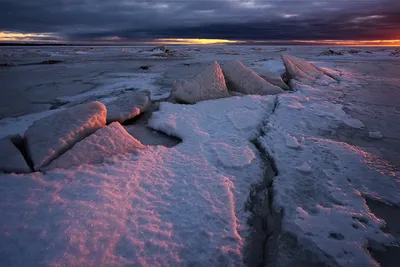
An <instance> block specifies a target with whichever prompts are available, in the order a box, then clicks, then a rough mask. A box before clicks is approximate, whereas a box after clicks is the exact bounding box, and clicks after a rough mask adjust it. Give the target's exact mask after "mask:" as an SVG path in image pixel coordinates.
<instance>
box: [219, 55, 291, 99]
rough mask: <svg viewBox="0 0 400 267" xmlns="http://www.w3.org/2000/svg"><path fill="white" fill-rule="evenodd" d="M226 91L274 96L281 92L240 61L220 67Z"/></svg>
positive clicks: (230, 62)
mask: <svg viewBox="0 0 400 267" xmlns="http://www.w3.org/2000/svg"><path fill="white" fill-rule="evenodd" d="M222 71H223V72H224V75H225V79H226V82H227V85H228V89H229V90H231V91H237V92H240V93H243V94H253V95H275V94H278V93H282V92H283V90H282V89H281V88H280V87H278V86H276V85H273V84H271V83H269V82H267V81H266V80H264V79H263V78H261V77H260V76H258V75H257V73H255V72H254V71H252V70H251V69H249V68H248V67H246V66H245V65H243V63H242V62H240V61H238V60H237V61H229V62H227V63H225V64H224V65H223V66H222Z"/></svg>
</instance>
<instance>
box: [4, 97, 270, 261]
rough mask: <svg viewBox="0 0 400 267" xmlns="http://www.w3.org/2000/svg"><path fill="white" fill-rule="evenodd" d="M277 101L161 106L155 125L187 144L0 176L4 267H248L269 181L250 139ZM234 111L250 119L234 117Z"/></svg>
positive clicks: (258, 99)
mask: <svg viewBox="0 0 400 267" xmlns="http://www.w3.org/2000/svg"><path fill="white" fill-rule="evenodd" d="M274 99H275V97H271V96H270V97H265V96H264V97H261V96H259V97H249V96H246V97H242V98H238V97H232V98H226V99H220V100H212V101H202V102H200V103H198V104H196V105H191V106H188V105H174V104H170V103H162V104H161V105H160V110H159V111H158V112H155V113H154V115H153V116H152V118H151V120H150V125H151V126H152V127H154V128H156V129H159V130H163V131H164V130H165V131H167V132H169V133H171V134H174V135H176V136H179V137H181V138H182V139H183V142H182V143H180V144H179V145H177V146H175V147H173V148H166V147H163V146H156V147H152V146H146V147H145V148H144V149H140V150H139V151H138V152H137V153H130V154H123V155H118V156H113V157H110V158H107V159H105V161H104V162H103V163H99V164H96V165H91V164H85V165H82V166H80V167H78V168H72V169H54V170H51V171H49V172H47V173H46V174H43V173H34V174H31V175H22V176H21V175H20V176H17V175H0V176H1V177H0V212H1V214H2V216H0V225H1V229H2V238H0V252H1V253H0V265H4V266H38V265H45V266H76V265H79V266H101V265H102V266H124V265H125V266H129V265H130V266H142V265H148V266H243V265H244V264H243V245H244V239H243V238H244V237H245V236H246V231H247V226H246V221H247V216H248V215H247V214H246V212H245V211H244V203H245V201H246V200H247V197H248V193H249V188H250V186H251V185H252V184H254V183H258V182H260V181H259V179H262V177H263V168H262V164H261V160H260V158H259V154H258V151H257V149H256V148H255V147H254V146H253V145H252V144H251V142H249V141H248V140H249V139H251V138H254V137H256V136H257V135H258V132H259V129H260V127H261V126H262V124H263V121H264V119H265V118H266V117H268V115H269V114H271V112H272V109H273V104H274ZM233 109H240V110H243V111H244V112H245V113H246V114H247V115H243V116H240V117H237V118H236V120H237V121H236V120H235V118H233V117H231V118H230V119H228V117H227V114H229V113H230V111H231V110H233ZM244 121H245V122H246V123H244ZM109 127H110V126H108V127H103V128H102V129H100V130H98V131H97V132H96V133H94V134H92V135H91V136H90V137H88V138H87V139H85V140H83V141H81V142H80V143H78V144H76V145H75V146H74V147H73V148H72V149H71V150H70V152H71V151H73V150H75V148H79V146H81V145H80V144H82V145H83V144H84V143H87V141H88V140H91V139H93V138H95V139H96V140H97V137H96V135H97V134H98V133H100V132H103V131H108V130H107V129H108V128H109ZM123 139H124V138H123ZM104 141H105V140H104ZM109 142H110V145H111V142H118V140H114V141H109ZM100 143H102V144H103V142H100ZM89 147H91V146H87V147H86V146H85V149H84V150H85V151H86V152H88V153H91V155H93V156H96V154H97V151H98V150H93V151H92V152H89V151H87V149H88V148H89ZM101 147H109V146H108V145H107V146H101ZM101 147H100V146H99V147H98V149H100V148H101ZM220 148H223V149H220ZM108 149H109V148H108ZM215 149H217V151H218V154H217V153H216V150H215ZM239 149H240V152H241V153H240V154H238V150H239ZM242 151H244V152H245V153H243V152H242ZM86 152H85V153H86ZM67 153H68V152H67ZM64 155H66V154H64ZM60 159H61V158H60ZM80 159H81V158H80ZM33 244H34V245H33Z"/></svg>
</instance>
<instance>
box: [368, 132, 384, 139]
mask: <svg viewBox="0 0 400 267" xmlns="http://www.w3.org/2000/svg"><path fill="white" fill-rule="evenodd" d="M368 136H369V137H370V138H373V139H382V138H383V135H382V133H381V132H380V131H375V132H369V134H368Z"/></svg>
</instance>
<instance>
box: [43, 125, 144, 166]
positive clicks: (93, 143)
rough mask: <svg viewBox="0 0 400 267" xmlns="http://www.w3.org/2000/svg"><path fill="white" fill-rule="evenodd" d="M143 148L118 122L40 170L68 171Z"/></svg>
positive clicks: (89, 137) (101, 130) (105, 127)
mask: <svg viewBox="0 0 400 267" xmlns="http://www.w3.org/2000/svg"><path fill="white" fill-rule="evenodd" d="M141 148H144V146H143V145H142V144H141V143H140V142H139V141H138V140H136V139H135V138H133V137H132V136H131V135H130V134H129V133H128V132H127V131H126V130H125V129H124V127H122V126H121V124H119V122H113V123H111V124H110V125H108V126H104V127H102V128H100V129H99V130H97V131H96V132H95V133H93V134H92V135H90V136H88V137H86V138H85V139H83V140H82V141H80V142H78V143H76V144H75V145H74V146H73V147H72V148H71V149H70V150H68V151H67V152H65V153H64V154H62V155H61V156H60V157H58V158H57V159H55V160H54V161H53V162H51V163H50V164H49V165H48V166H46V167H44V168H42V169H43V170H44V171H47V170H52V169H55V168H63V169H68V168H71V167H74V166H79V165H82V164H98V163H101V162H103V161H104V160H105V159H107V158H110V157H112V156H115V155H120V154H126V153H132V152H135V151H137V150H138V149H141Z"/></svg>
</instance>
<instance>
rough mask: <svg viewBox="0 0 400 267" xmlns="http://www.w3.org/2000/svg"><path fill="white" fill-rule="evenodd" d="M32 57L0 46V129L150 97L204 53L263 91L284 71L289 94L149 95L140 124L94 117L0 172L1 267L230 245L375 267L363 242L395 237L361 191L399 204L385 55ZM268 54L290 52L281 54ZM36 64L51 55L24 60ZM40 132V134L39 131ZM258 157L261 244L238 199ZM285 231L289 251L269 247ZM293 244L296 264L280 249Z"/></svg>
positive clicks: (244, 49)
mask: <svg viewBox="0 0 400 267" xmlns="http://www.w3.org/2000/svg"><path fill="white" fill-rule="evenodd" d="M74 49H76V50H74ZM36 50H37V48H35V49H33V48H32V49H31V48H27V49H26V48H23V49H22V48H21V49H10V48H4V49H3V48H2V49H0V51H2V52H1V53H2V54H7V56H6V57H0V64H1V63H8V61H9V59H10V58H11V59H12V61H10V62H11V63H13V67H5V68H3V69H2V71H1V72H0V79H1V80H2V81H3V84H4V85H5V88H7V90H2V91H1V90H0V113H1V114H0V118H1V120H0V136H1V137H4V136H7V135H9V134H14V133H20V134H23V133H24V132H25V131H26V129H27V128H28V127H29V126H30V125H31V124H32V123H33V122H34V121H37V120H39V119H41V118H44V117H49V116H51V115H52V114H53V113H58V112H63V110H64V109H65V108H68V107H71V106H75V105H77V104H79V103H84V102H88V101H94V100H98V101H100V102H102V103H104V104H105V105H107V104H108V103H110V102H111V101H114V100H115V99H117V98H118V97H120V96H122V95H127V94H129V93H131V92H132V91H134V92H136V91H144V90H146V89H149V90H150V92H151V99H152V100H156V99H160V98H167V97H168V95H169V93H170V91H171V88H172V82H173V80H178V79H181V80H188V79H190V77H193V76H194V75H196V74H199V73H200V72H201V70H202V69H204V67H206V66H207V65H209V63H210V62H214V61H215V60H216V61H218V62H219V63H221V66H223V65H224V64H226V63H227V62H230V61H234V60H241V61H242V62H243V65H245V66H247V67H248V68H250V69H251V70H253V71H254V72H255V73H257V74H258V76H262V77H258V78H260V79H261V80H263V81H265V82H267V81H269V83H271V84H275V85H278V86H279V87H284V85H285V84H282V82H283V80H285V81H286V80H287V79H288V78H292V79H291V80H290V83H289V85H290V87H291V89H293V91H291V92H282V93H281V94H279V95H276V96H243V94H242V93H239V92H233V91H232V92H233V93H234V94H235V95H238V97H229V98H224V99H218V100H209V101H201V102H199V103H197V104H195V105H177V104H172V103H166V102H161V103H160V109H159V110H158V111H155V112H154V113H153V115H152V117H151V119H150V120H149V125H148V126H147V125H145V123H143V120H142V118H143V117H142V118H141V119H140V121H141V122H140V124H139V123H138V122H137V123H135V124H133V125H124V127H125V128H126V130H127V131H125V130H124V129H123V128H122V127H121V126H120V125H119V124H117V123H115V124H114V123H113V124H111V125H110V126H104V125H102V126H99V127H98V128H97V131H95V130H93V131H91V132H90V133H87V134H88V135H89V134H90V135H89V136H87V137H86V135H85V138H84V137H82V138H80V139H79V140H76V141H73V142H72V143H71V145H68V147H65V148H66V149H65V150H66V151H64V150H63V151H62V152H57V157H58V156H60V155H61V154H62V155H61V156H60V157H59V158H58V159H56V160H55V161H53V163H51V164H53V166H55V165H57V166H55V168H54V169H53V168H52V169H51V170H50V169H48V170H47V171H46V172H45V173H39V172H35V173H31V174H0V214H1V216H0V229H1V231H0V236H1V238H0V265H1V266H3V265H4V266H144V265H148V266H242V265H244V264H245V263H244V262H243V261H244V260H245V255H246V250H260V251H264V252H265V254H266V255H261V256H262V257H264V258H265V259H267V260H272V262H273V263H277V264H276V266H281V267H289V266H290V267H291V266H298V265H301V266H310V265H311V264H312V263H311V262H310V260H309V259H308V255H311V256H312V257H311V258H312V260H317V261H318V262H320V263H321V264H326V265H330V266H377V265H378V264H379V263H377V262H375V260H374V259H376V260H377V261H379V257H378V256H377V254H375V253H374V252H372V253H369V252H367V251H368V249H370V248H371V247H372V245H373V247H372V250H374V249H375V248H376V247H379V245H387V246H391V245H392V244H394V242H396V241H395V238H397V242H398V238H399V237H398V236H396V234H395V233H394V234H393V233H392V232H391V229H390V227H387V228H383V226H384V225H385V222H384V221H383V220H382V219H383V218H384V217H382V218H381V217H380V218H378V217H379V216H377V215H375V214H374V213H373V212H372V211H373V210H372V211H371V210H370V209H369V207H368V206H367V203H368V200H369V199H375V200H377V201H380V203H381V204H382V205H385V204H383V203H387V204H390V205H397V206H399V204H400V189H399V185H400V182H399V179H400V173H399V171H398V168H396V166H394V164H396V160H393V159H396V155H397V154H396V153H395V152H396V149H397V151H398V148H399V145H400V143H399V142H398V138H397V136H396V134H397V133H398V132H399V130H400V129H399V128H398V126H396V124H395V123H393V122H394V121H396V118H397V117H398V114H399V111H398V101H396V99H398V98H396V97H395V96H396V92H397V91H398V90H397V89H398V84H399V79H398V77H399V76H398V74H396V73H398V71H397V72H396V68H395V66H396V65H397V64H398V62H397V61H396V60H398V58H397V57H395V56H393V55H392V53H395V52H396V51H395V50H394V49H390V48H369V47H368V48H357V51H350V50H351V49H350V48H341V49H334V50H335V51H339V52H340V53H341V54H342V55H321V54H322V53H324V51H325V50H326V48H324V47H306V46H301V47H300V46H298V47H293V46H291V47H284V48H279V47H272V46H266V47H262V49H254V47H253V46H201V47H199V48H195V49H192V48H187V49H186V50H185V48H184V47H183V48H182V47H180V48H177V51H171V53H169V52H166V51H165V49H160V50H159V51H144V50H148V49H147V48H146V47H144V48H140V47H123V48H121V47H119V48H118V47H96V48H93V49H91V48H85V47H78V48H69V47H65V48H59V47H56V48H51V47H49V48H40V50H41V51H40V52H38V51H36ZM179 50H180V51H188V53H190V54H189V55H190V57H187V55H184V54H182V53H180V52H179ZM358 50H359V51H358ZM141 51H143V52H141ZM282 52H284V53H287V54H290V55H295V56H296V57H293V56H284V57H283V58H284V60H282V59H281V58H280V53H282ZM8 54H9V55H10V56H8ZM285 58H286V60H285ZM303 59H306V60H303ZM45 60H63V63H61V64H55V65H48V64H47V65H46V64H37V65H29V64H32V63H34V64H36V63H38V62H42V61H45ZM389 60H390V61H389ZM5 61H7V62H5ZM284 61H286V67H288V71H287V72H288V74H289V75H286V74H285V72H286V70H285V65H284ZM35 62H36V63H35ZM371 62H372V63H371ZM310 63H312V64H310ZM25 64H27V65H25ZM372 65H373V66H372ZM141 66H148V69H146V70H143V69H142V68H141ZM257 74H256V75H257ZM280 75H282V76H283V77H284V78H283V79H282V78H281V77H280ZM16 76H18V77H24V79H15V77H16ZM228 88H229V86H228ZM396 90H397V91H396ZM233 93H232V94H233ZM245 93H247V92H245ZM22 96H23V97H22ZM203 100H204V99H203ZM350 102H351V103H350ZM115 103H117V102H115ZM47 109H50V110H47ZM110 109H111V108H110ZM31 112H38V113H31ZM24 114H25V115H24ZM83 114H85V112H83V113H81V114H80V115H79V116H75V117H74V119H75V120H80V119H79V118H80V117H82V116H83ZM150 114H151V113H150V111H149V112H148V113H147V114H145V117H147V115H150ZM20 115H24V116H20ZM9 116H20V117H16V118H11V117H9ZM104 116H105V115H104ZM47 120H50V119H47ZM37 123H39V121H38V122H36V123H34V125H36V124H37ZM58 123H62V121H59V122H57V124H58ZM53 124H54V126H55V127H57V128H59V126H57V125H56V124H55V123H53V122H51V123H49V125H53ZM64 124H65V123H64ZM46 127H47V128H43V129H42V130H44V129H46V130H44V131H43V132H41V134H42V135H43V134H44V135H43V136H44V137H45V136H49V135H50V133H54V131H53V130H51V129H50V128H49V127H50V126H46ZM152 128H153V129H154V131H153V130H152ZM377 129H378V130H379V132H380V134H378V133H377V132H376V133H374V131H376V130H377ZM156 130H157V131H156ZM38 132H40V131H39V130H38ZM127 132H130V133H131V135H132V136H134V137H137V138H136V139H138V140H143V144H145V145H141V144H140V143H139V142H138V141H137V140H135V139H134V138H132V137H131V136H130V135H128V133H127ZM161 132H163V133H166V134H169V135H172V136H175V137H177V138H176V139H170V138H168V137H166V136H165V135H164V134H163V133H161ZM370 135H375V136H385V138H383V139H382V140H380V139H379V140H372V136H370ZM45 138H47V137H45ZM255 139H256V140H255ZM180 140H182V142H180ZM49 142H51V143H52V144H55V143H54V142H53V141H51V140H49ZM346 142H347V143H346ZM8 144H10V143H8ZM129 144H131V145H132V146H130V145H129ZM133 144H136V145H137V146H136V145H133ZM256 146H257V148H256ZM57 147H58V146H57ZM60 147H62V146H60ZM137 147H140V148H139V149H138V148H137ZM12 148H13V150H14V152H19V151H18V149H17V150H15V149H16V147H15V146H13V147H12ZM14 148H15V149H14ZM130 148H132V150H130ZM264 150H265V151H264ZM132 151H133V152H132ZM388 151H390V152H391V153H392V154H385V153H386V152H388ZM263 153H267V154H268V155H267V156H268V157H266V155H265V154H263ZM387 155H389V157H383V156H387ZM393 155H394V156H393ZM21 157H22V154H19V159H21ZM263 157H265V158H263ZM388 158H389V159H391V162H389V160H388ZM398 158H400V156H399V157H398ZM22 159H23V157H22ZM268 160H272V161H273V162H272V165H273V168H274V170H276V172H277V176H276V177H275V178H272V177H269V179H272V181H271V184H270V185H267V187H268V188H266V189H265V188H264V189H265V191H262V192H260V193H259V195H260V198H262V199H264V201H266V204H265V203H264V204H263V205H262V206H260V207H259V209H260V210H261V212H262V213H263V214H266V215H267V217H266V218H263V220H262V223H260V224H261V226H260V227H259V228H257V230H259V229H262V231H265V233H262V232H258V231H257V232H256V234H257V236H258V237H260V238H261V239H262V238H268V242H267V243H266V247H257V248H256V247H247V246H246V245H245V244H246V242H247V241H249V236H251V235H249V231H252V230H255V229H253V228H252V226H251V225H248V221H247V220H248V218H249V214H248V211H247V210H246V209H245V208H244V205H245V204H244V203H245V202H246V201H249V199H248V197H249V194H252V189H253V188H254V186H255V185H257V186H259V185H262V187H265V186H264V184H263V183H261V182H262V180H263V179H264V178H265V176H266V168H265V164H266V161H268ZM257 186H256V187H257ZM257 196H258V195H257ZM267 202H268V203H267ZM246 204H248V203H246ZM268 205H271V206H268ZM267 206H268V207H267ZM387 207H388V209H390V206H389V205H387ZM271 210H272V211H271ZM377 214H378V213H377ZM253 215H254V214H253ZM281 216H282V218H281ZM264 219H265V221H264ZM280 219H282V222H281V221H280ZM396 220H398V219H396V218H394V221H395V222H396ZM271 225H272V226H271ZM389 226H390V225H389ZM249 227H250V228H249ZM265 227H266V228H265ZM264 228H265V229H264ZM388 233H392V234H393V236H391V235H389V234H388ZM285 235H286V236H291V237H292V238H293V239H294V240H295V241H296V242H297V243H298V244H297V243H296V246H293V247H292V246H291V245H290V243H284V242H283V241H282V240H284V239H285V238H281V237H282V236H285ZM276 236H278V238H275V237H276ZM279 242H282V243H279ZM264 243H265V240H264V242H260V244H264ZM390 248H393V246H392V247H390ZM291 249H292V250H294V251H292V252H293V253H291V251H290V250H291ZM276 251H278V252H279V253H276V254H274V253H275V252H276ZM269 253H272V254H269ZM302 253H304V255H303V256H304V257H305V258H307V260H306V261H305V263H304V261H298V258H297V257H296V255H297V256H298V255H299V254H302ZM308 253H310V254H308ZM270 255H276V256H277V258H275V259H270V258H269V256H270ZM280 257H281V258H280ZM303 260H304V259H303ZM267 263H268V262H267ZM272 265H273V264H272Z"/></svg>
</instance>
